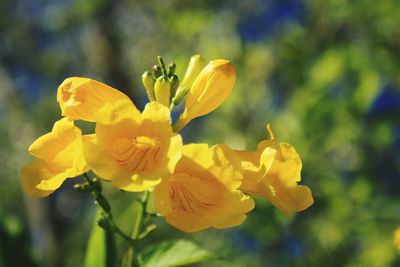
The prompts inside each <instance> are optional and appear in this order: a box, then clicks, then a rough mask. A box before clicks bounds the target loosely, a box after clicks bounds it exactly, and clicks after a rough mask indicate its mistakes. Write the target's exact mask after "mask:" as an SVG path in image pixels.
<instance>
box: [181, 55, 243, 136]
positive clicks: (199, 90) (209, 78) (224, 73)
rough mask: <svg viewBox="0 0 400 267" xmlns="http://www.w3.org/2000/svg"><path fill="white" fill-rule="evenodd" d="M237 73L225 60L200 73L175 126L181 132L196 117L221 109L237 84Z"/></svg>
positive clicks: (211, 64)
mask: <svg viewBox="0 0 400 267" xmlns="http://www.w3.org/2000/svg"><path fill="white" fill-rule="evenodd" d="M235 80H236V73H235V70H234V68H233V66H232V64H231V63H230V62H229V61H228V60H225V59H218V60H213V61H211V62H210V63H208V64H207V66H206V67H205V68H204V69H203V70H202V71H201V72H200V74H199V75H198V76H197V78H196V80H195V81H194V82H193V85H192V87H191V89H190V91H189V92H188V94H187V97H186V105H185V110H184V111H183V113H182V115H181V116H180V117H179V119H178V121H177V122H176V124H175V126H174V130H175V131H179V130H180V129H182V128H183V127H185V125H186V124H187V123H188V122H189V121H191V120H192V119H194V118H196V117H200V116H203V115H205V114H207V113H210V112H211V111H213V110H215V109H216V108H217V107H219V106H220V105H221V104H222V102H224V100H225V99H226V98H227V97H228V95H229V94H230V92H231V90H232V87H233V85H234V84H235Z"/></svg>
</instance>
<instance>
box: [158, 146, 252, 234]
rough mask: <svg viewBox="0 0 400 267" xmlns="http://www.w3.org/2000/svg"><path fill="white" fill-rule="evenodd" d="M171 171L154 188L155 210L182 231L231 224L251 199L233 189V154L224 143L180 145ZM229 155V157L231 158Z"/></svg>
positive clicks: (239, 220) (241, 217)
mask: <svg viewBox="0 0 400 267" xmlns="http://www.w3.org/2000/svg"><path fill="white" fill-rule="evenodd" d="M182 154H183V156H182V158H181V159H180V161H179V162H178V164H177V166H176V169H175V173H174V174H173V175H172V176H171V177H170V178H168V179H165V180H163V181H162V182H161V184H159V185H157V186H156V187H155V189H154V198H155V202H156V207H157V211H158V212H159V213H160V214H162V215H164V216H165V217H166V220H167V222H168V223H170V224H171V225H173V226H175V227H177V228H179V229H181V230H182V231H185V232H196V231H200V230H203V229H206V228H208V227H216V228H226V227H233V226H236V225H238V224H240V223H242V222H243V220H244V219H245V218H246V216H245V215H244V213H246V212H248V211H250V210H251V209H253V208H254V201H253V200H252V199H251V198H250V197H248V196H245V195H243V193H242V192H240V191H239V190H237V188H238V187H239V186H240V182H241V180H242V174H241V172H240V171H238V170H239V169H240V166H233V163H235V161H237V162H236V164H240V162H239V161H238V159H237V158H236V157H237V156H236V155H235V154H234V153H233V152H232V151H230V150H229V149H228V148H227V147H226V146H220V145H219V146H215V147H213V148H212V149H210V148H209V147H208V146H207V145H204V144H200V145H196V144H191V145H187V146H184V147H183V150H182ZM231 157H232V158H231Z"/></svg>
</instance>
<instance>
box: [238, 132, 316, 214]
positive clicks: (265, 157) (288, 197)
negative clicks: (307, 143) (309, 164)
mask: <svg viewBox="0 0 400 267" xmlns="http://www.w3.org/2000/svg"><path fill="white" fill-rule="evenodd" d="M268 132H269V135H270V139H269V140H264V141H262V142H260V143H259V144H258V147H257V151H255V152H247V151H236V152H237V154H238V155H239V156H240V157H241V159H242V168H243V175H244V180H243V183H242V185H241V187H240V189H241V190H243V191H244V192H247V193H250V194H255V195H260V196H263V197H265V198H266V199H268V200H269V201H271V202H272V204H273V205H275V206H276V207H277V208H279V209H280V210H281V211H282V212H283V213H285V214H290V213H292V212H293V211H301V210H304V209H306V208H308V207H309V206H311V205H312V204H313V202H314V200H313V197H312V194H311V190H310V188H308V187H307V186H303V185H298V184H297V183H298V182H299V181H300V180H301V168H302V163H301V159H300V156H299V155H298V154H297V152H296V150H295V149H294V148H293V146H291V145H290V144H286V143H277V142H276V140H275V138H274V135H273V133H272V130H271V129H270V128H269V126H268Z"/></svg>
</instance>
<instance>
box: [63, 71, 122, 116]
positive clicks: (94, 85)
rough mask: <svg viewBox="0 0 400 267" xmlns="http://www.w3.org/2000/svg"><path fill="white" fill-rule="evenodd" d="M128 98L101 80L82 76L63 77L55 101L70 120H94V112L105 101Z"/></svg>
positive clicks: (110, 101) (105, 102)
mask: <svg viewBox="0 0 400 267" xmlns="http://www.w3.org/2000/svg"><path fill="white" fill-rule="evenodd" d="M121 99H125V100H127V101H130V100H129V98H128V97H127V96H126V95H125V94H124V93H122V92H120V91H118V90H117V89H114V88H112V87H110V86H108V85H105V84H103V83H101V82H98V81H95V80H92V79H89V78H82V77H71V78H67V79H65V80H64V81H63V82H62V84H61V85H60V86H59V87H58V91H57V102H58V103H59V104H60V107H61V112H62V115H63V116H66V117H68V118H70V119H72V120H85V121H95V117H94V114H95V113H96V111H97V110H99V109H101V108H102V107H103V106H104V105H106V104H107V103H113V102H115V101H117V100H121Z"/></svg>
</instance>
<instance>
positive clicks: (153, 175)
mask: <svg viewBox="0 0 400 267" xmlns="http://www.w3.org/2000/svg"><path fill="white" fill-rule="evenodd" d="M96 122H97V123H96V134H95V135H90V136H87V137H86V138H85V140H84V154H85V157H86V160H87V162H88V164H89V166H90V167H91V169H92V170H93V172H95V173H96V174H97V175H98V176H99V177H101V178H103V179H106V180H111V182H112V184H113V185H114V186H116V187H118V188H121V189H123V190H126V191H132V192H140V191H144V190H146V189H148V188H150V187H152V186H154V185H156V184H158V183H160V181H161V178H162V177H164V176H168V175H170V174H171V173H172V172H173V171H174V168H175V165H176V163H177V162H178V160H179V158H180V157H181V147H182V138H181V137H180V135H179V134H175V133H174V132H173V131H172V128H171V119H170V112H169V109H168V108H167V107H166V106H164V105H162V104H160V103H157V102H151V103H149V104H147V105H146V107H145V109H144V111H143V113H140V112H139V111H138V110H137V109H136V107H135V106H134V105H133V104H132V102H130V101H126V100H121V101H117V102H115V103H113V104H107V105H106V106H104V107H103V108H102V109H101V110H100V111H98V112H97V113H96Z"/></svg>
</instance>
